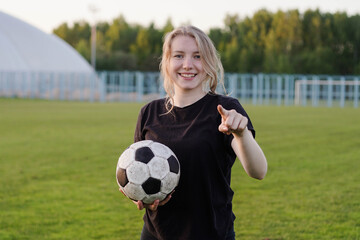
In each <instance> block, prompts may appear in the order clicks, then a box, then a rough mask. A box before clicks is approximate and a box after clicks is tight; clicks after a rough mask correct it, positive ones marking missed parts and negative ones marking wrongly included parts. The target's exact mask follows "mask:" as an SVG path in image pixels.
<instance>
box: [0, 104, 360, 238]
mask: <svg viewBox="0 0 360 240" xmlns="http://www.w3.org/2000/svg"><path fill="white" fill-rule="evenodd" d="M140 107H141V104H135V103H83V102H57V101H43V100H20V99H0V183H1V184H0V239H2V240H5V239H36V240H38V239H71V240H75V239H76V240H80V239H84V240H89V239H106V240H107V239H124V240H132V239H139V236H140V231H141V227H142V224H143V222H142V215H143V211H139V210H137V209H136V207H135V205H134V204H133V203H132V202H131V201H130V200H128V199H127V198H125V197H124V196H123V195H122V194H121V193H120V192H119V191H118V187H117V184H116V181H115V168H116V163H117V159H118V157H119V155H120V154H121V152H122V151H123V150H124V149H125V148H126V147H127V146H128V145H130V144H131V143H132V140H133V132H134V127H135V122H136V118H137V115H138V111H139V109H140ZM245 108H246V109H247V111H248V113H249V115H250V116H251V119H252V121H253V124H254V126H255V128H256V130H257V141H258V142H259V144H260V145H261V147H262V149H263V150H264V152H265V155H266V156H267V159H268V164H269V170H268V174H267V176H266V178H265V179H264V180H262V181H258V180H255V179H251V178H249V177H248V176H246V174H245V172H244V171H243V169H242V167H241V165H240V164H239V161H237V163H236V164H235V165H234V167H233V178H232V187H233V190H234V191H235V196H234V200H233V203H234V212H235V214H236V216H237V219H236V221H235V231H236V236H237V239H251V240H253V239H254V240H255V239H268V240H279V239H290V240H297V239H316V240H318V239H326V240H331V239H352V240H353V239H360V180H359V177H360V168H359V160H360V110H359V109H354V108H350V107H349V108H344V109H340V108H312V107H307V108H303V107H277V106H247V105H246V106H245Z"/></svg>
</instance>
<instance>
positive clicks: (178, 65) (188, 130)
mask: <svg viewBox="0 0 360 240" xmlns="http://www.w3.org/2000/svg"><path fill="white" fill-rule="evenodd" d="M160 67H161V73H162V75H163V77H164V87H165V90H166V92H167V97H166V98H165V99H159V100H155V101H152V102H150V103H149V104H147V105H146V106H144V107H143V108H142V109H141V111H140V114H139V118H138V122H137V126H136V130H135V138H134V140H135V142H136V141H141V140H145V139H149V140H153V141H157V142H160V143H163V144H165V145H166V146H168V147H170V148H171V149H172V150H173V151H174V153H175V154H176V156H177V157H178V159H179V161H180V165H181V177H180V181H179V185H178V187H177V188H176V189H175V191H174V192H173V193H172V195H170V196H168V197H167V198H166V199H165V200H163V201H161V202H159V200H156V201H155V202H154V203H153V204H151V205H146V204H143V203H142V202H141V201H138V202H135V204H137V206H138V208H139V209H140V210H141V209H143V208H146V212H145V215H144V227H143V230H142V234H141V239H142V240H154V239H158V240H170V239H171V240H175V239H184V240H202V239H204V240H212V239H214V240H220V239H224V240H225V239H226V240H228V239H235V233H234V227H233V223H234V219H235V216H234V214H233V212H232V197H233V191H232V190H231V188H230V178H231V167H232V165H233V163H234V161H235V159H236V157H238V158H239V159H240V161H241V164H242V166H243V167H244V169H245V171H246V172H247V174H248V175H249V176H251V177H254V178H257V179H262V178H264V176H265V175H266V172H267V162H266V158H265V156H264V154H263V152H262V150H261V148H260V147H259V145H258V144H257V142H256V141H255V139H254V136H255V130H254V128H253V126H252V124H251V121H250V119H249V117H248V115H247V114H246V112H245V110H244V109H243V107H242V106H241V104H240V103H239V101H238V100H237V99H234V98H230V97H227V96H223V95H218V94H216V93H215V89H216V87H217V83H218V82H222V81H223V67H222V64H221V62H220V59H219V56H218V54H217V51H216V49H215V47H214V45H213V44H212V42H211V40H210V39H209V37H208V36H207V35H206V34H205V33H204V32H203V31H201V30H199V29H198V28H196V27H193V26H185V27H179V28H177V29H175V30H173V31H172V32H170V33H168V34H167V35H166V36H165V41H164V45H163V55H162V60H161V64H160Z"/></svg>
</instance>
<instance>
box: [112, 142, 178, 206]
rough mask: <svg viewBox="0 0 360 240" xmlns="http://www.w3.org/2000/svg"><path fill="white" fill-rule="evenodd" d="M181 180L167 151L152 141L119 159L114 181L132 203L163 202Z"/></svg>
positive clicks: (176, 164) (137, 144)
mask: <svg viewBox="0 0 360 240" xmlns="http://www.w3.org/2000/svg"><path fill="white" fill-rule="evenodd" d="M179 179H180V163H179V161H178V159H177V158H176V156H175V154H174V153H173V152H172V151H171V149H170V148H168V147H167V146H165V145H164V144H161V143H158V142H154V141H151V140H143V141H139V142H136V143H134V144H131V145H130V146H129V147H128V148H127V149H126V150H125V151H124V152H123V153H122V154H121V156H120V157H119V160H118V163H117V167H116V180H117V183H118V185H119V187H120V189H121V190H122V192H123V193H124V194H125V195H126V196H127V197H128V198H130V199H132V200H135V201H137V200H141V201H143V202H144V203H147V204H150V203H153V202H154V201H155V200H156V199H159V200H160V201H161V200H163V199H165V198H166V196H167V195H168V194H169V193H171V192H172V191H173V190H174V188H175V187H176V186H177V184H178V182H179Z"/></svg>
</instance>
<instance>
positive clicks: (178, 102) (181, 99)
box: [174, 91, 206, 107]
mask: <svg viewBox="0 0 360 240" xmlns="http://www.w3.org/2000/svg"><path fill="white" fill-rule="evenodd" d="M205 95H206V92H204V91H199V92H197V93H194V92H183V91H181V92H175V95H174V106H176V107H186V106H189V105H191V104H193V103H195V102H197V101H198V100H200V99H201V98H203V97H204V96H205Z"/></svg>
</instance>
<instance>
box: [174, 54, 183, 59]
mask: <svg viewBox="0 0 360 240" xmlns="http://www.w3.org/2000/svg"><path fill="white" fill-rule="evenodd" d="M174 58H182V55H180V54H177V55H174Z"/></svg>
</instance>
